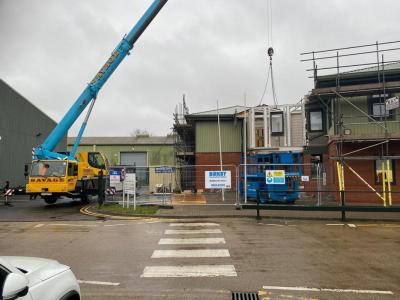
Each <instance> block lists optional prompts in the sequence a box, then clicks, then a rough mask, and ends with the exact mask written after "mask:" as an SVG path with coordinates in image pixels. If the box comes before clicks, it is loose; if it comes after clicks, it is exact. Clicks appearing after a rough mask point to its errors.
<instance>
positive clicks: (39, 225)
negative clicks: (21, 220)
mask: <svg viewBox="0 0 400 300" xmlns="http://www.w3.org/2000/svg"><path fill="white" fill-rule="evenodd" d="M43 226H44V224H37V225H35V226H34V227H33V228H40V227H43Z"/></svg>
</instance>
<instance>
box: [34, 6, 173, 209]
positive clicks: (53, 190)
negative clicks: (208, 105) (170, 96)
mask: <svg viewBox="0 0 400 300" xmlns="http://www.w3.org/2000/svg"><path fill="white" fill-rule="evenodd" d="M167 1H168V0H154V2H153V3H152V4H151V5H150V7H149V8H148V9H147V10H146V12H145V13H144V14H143V16H142V17H141V18H140V19H139V21H138V22H137V23H136V25H135V26H134V27H133V28H132V30H131V31H130V32H129V33H128V34H127V35H125V36H124V37H123V39H122V40H121V42H120V43H119V44H118V45H117V47H116V48H115V50H114V51H112V53H111V56H110V58H109V59H108V60H107V61H106V63H105V64H104V65H103V67H102V68H101V69H100V71H99V72H98V73H97V74H96V76H95V77H94V78H93V79H92V81H91V82H90V83H89V84H88V85H87V86H86V88H85V89H84V90H83V92H82V94H81V95H80V96H79V97H78V99H77V100H76V101H75V103H74V104H73V105H72V107H71V108H70V109H69V110H68V112H67V113H66V114H65V116H64V117H63V118H62V120H61V121H60V123H58V125H56V127H55V128H54V129H53V131H52V132H51V133H50V134H49V136H48V137H47V138H46V140H45V141H44V142H43V144H41V145H40V146H37V147H35V148H33V149H32V165H31V170H30V173H29V178H28V183H27V185H26V193H27V194H30V195H40V196H41V197H42V198H43V199H44V201H45V202H46V203H49V204H51V203H55V202H56V201H57V199H59V198H60V197H61V196H66V197H70V198H81V199H82V200H83V201H86V200H87V198H88V196H89V195H94V194H97V193H98V176H99V174H100V172H102V173H103V174H104V175H106V174H107V160H106V158H105V156H103V155H102V154H101V153H99V152H81V153H77V149H78V145H79V142H80V140H81V138H82V135H83V133H84V131H85V128H86V125H87V122H88V119H89V116H90V114H91V111H92V109H93V106H94V104H95V101H96V98H97V95H98V93H99V91H100V89H101V88H102V87H103V85H104V84H105V83H106V81H107V79H108V78H110V76H111V74H112V73H113V72H114V71H115V70H116V68H117V67H118V66H119V64H120V63H121V61H122V60H123V59H124V58H125V57H126V56H127V55H129V54H130V50H131V49H132V48H133V46H134V44H135V42H136V41H137V40H138V38H139V37H140V36H141V34H142V33H143V32H144V31H145V30H146V28H147V26H148V25H149V24H150V23H151V22H152V20H153V19H154V18H155V17H156V16H157V14H158V13H159V11H160V10H161V9H162V7H163V6H164V5H165V4H166V3H167ZM89 104H90V105H89ZM88 105H89V108H88V110H87V113H86V116H85V119H84V121H83V123H82V125H81V127H80V130H79V133H78V135H77V137H76V140H75V142H74V145H73V147H72V149H71V151H70V152H69V153H68V152H67V153H60V152H55V151H54V149H55V148H56V146H57V144H58V143H59V142H60V140H61V139H62V138H63V137H64V136H65V135H66V134H67V132H68V130H69V129H70V128H71V126H72V125H73V124H74V123H75V121H76V120H77V119H78V117H79V116H80V115H81V113H82V112H83V111H84V110H85V108H86V107H87V106H88Z"/></svg>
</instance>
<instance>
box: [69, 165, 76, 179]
mask: <svg viewBox="0 0 400 300" xmlns="http://www.w3.org/2000/svg"><path fill="white" fill-rule="evenodd" d="M68 176H78V165H77V164H74V163H69V164H68Z"/></svg>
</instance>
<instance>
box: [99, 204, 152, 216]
mask: <svg viewBox="0 0 400 300" xmlns="http://www.w3.org/2000/svg"><path fill="white" fill-rule="evenodd" d="M158 208H159V207H158V206H157V205H144V206H136V210H133V205H132V206H130V207H129V208H127V207H122V205H119V204H104V205H103V206H102V207H96V210H97V211H98V212H100V213H110V214H116V215H127V216H134V215H154V214H155V213H156V212H157V210H158Z"/></svg>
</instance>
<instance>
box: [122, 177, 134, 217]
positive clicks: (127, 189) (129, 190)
mask: <svg viewBox="0 0 400 300" xmlns="http://www.w3.org/2000/svg"><path fill="white" fill-rule="evenodd" d="M124 193H126V195H127V207H128V208H129V204H130V200H129V195H132V194H133V209H134V210H136V174H135V173H126V174H125V180H124Z"/></svg>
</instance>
